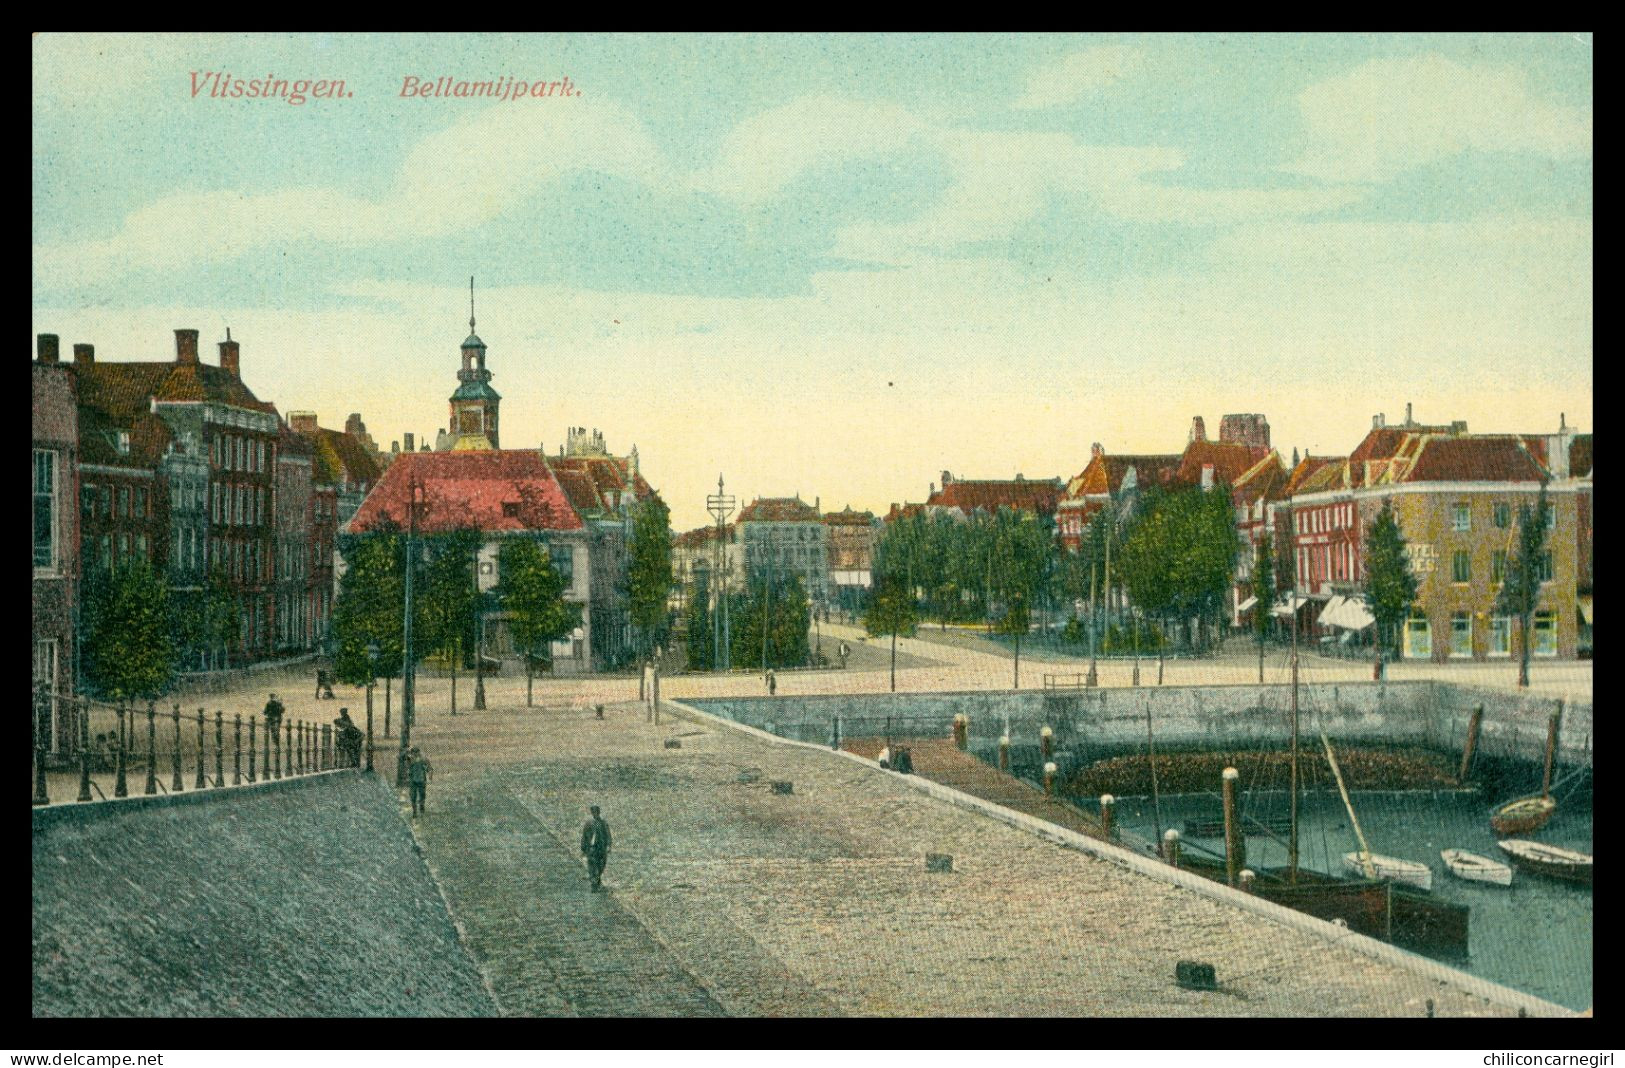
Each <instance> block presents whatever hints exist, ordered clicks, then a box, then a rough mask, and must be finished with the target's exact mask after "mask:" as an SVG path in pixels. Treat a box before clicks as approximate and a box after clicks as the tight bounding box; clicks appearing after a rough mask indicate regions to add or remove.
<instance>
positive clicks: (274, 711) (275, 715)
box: [265, 693, 282, 734]
mask: <svg viewBox="0 0 1625 1068" xmlns="http://www.w3.org/2000/svg"><path fill="white" fill-rule="evenodd" d="M281 726H282V702H281V701H278V700H277V699H276V694H274V693H273V694H272V695H271V699H270V700H269V701H267V702H265V729H266V730H268V731H270V732H272V733H273V734H274V733H276V731H277V730H278V729H280V728H281Z"/></svg>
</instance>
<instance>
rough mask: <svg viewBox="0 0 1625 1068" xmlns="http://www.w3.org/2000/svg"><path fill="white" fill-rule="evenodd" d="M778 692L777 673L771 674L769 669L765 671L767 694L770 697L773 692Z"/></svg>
mask: <svg viewBox="0 0 1625 1068" xmlns="http://www.w3.org/2000/svg"><path fill="white" fill-rule="evenodd" d="M778 692H779V677H778V676H777V675H775V674H773V672H771V671H769V672H768V673H767V695H768V696H769V697H772V696H773V695H774V694H776V693H778Z"/></svg>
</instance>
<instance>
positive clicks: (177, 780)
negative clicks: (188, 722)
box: [169, 705, 186, 794]
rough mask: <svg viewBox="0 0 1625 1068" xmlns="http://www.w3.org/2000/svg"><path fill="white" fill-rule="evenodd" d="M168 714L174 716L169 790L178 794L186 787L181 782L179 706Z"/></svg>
mask: <svg viewBox="0 0 1625 1068" xmlns="http://www.w3.org/2000/svg"><path fill="white" fill-rule="evenodd" d="M170 715H171V716H173V717H174V718H175V752H174V761H173V763H174V766H175V777H174V778H173V779H171V780H170V783H169V790H170V792H171V793H176V794H178V793H180V792H181V791H182V790H184V789H186V787H185V786H184V785H183V784H182V783H181V706H180V705H176V706H175V707H174V711H172V712H171V713H170Z"/></svg>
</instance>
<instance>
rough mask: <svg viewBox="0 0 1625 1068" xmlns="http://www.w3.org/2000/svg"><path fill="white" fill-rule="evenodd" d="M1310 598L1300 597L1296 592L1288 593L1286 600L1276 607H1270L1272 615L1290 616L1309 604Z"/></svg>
mask: <svg viewBox="0 0 1625 1068" xmlns="http://www.w3.org/2000/svg"><path fill="white" fill-rule="evenodd" d="M1309 600H1310V599H1309V598H1308V597H1300V596H1298V595H1297V594H1295V593H1293V594H1288V595H1287V597H1286V599H1285V600H1283V601H1282V602H1281V603H1280V604H1278V605H1276V606H1275V607H1274V608H1271V609H1270V615H1272V616H1290V615H1291V614H1292V613H1294V612H1296V611H1297V610H1298V609H1300V608H1302V607H1303V606H1304V605H1306V604H1308V603H1309Z"/></svg>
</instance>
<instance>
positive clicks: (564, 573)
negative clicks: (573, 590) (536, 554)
mask: <svg viewBox="0 0 1625 1068" xmlns="http://www.w3.org/2000/svg"><path fill="white" fill-rule="evenodd" d="M547 552H548V556H549V557H550V558H551V559H552V561H553V570H554V571H557V572H558V573H559V577H560V578H561V579H563V580H564V585H565V586H566V587H568V586H571V585H574V583H575V573H576V569H575V553H574V552H572V551H571V548H570V546H568V545H550V546H548V550H547Z"/></svg>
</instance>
